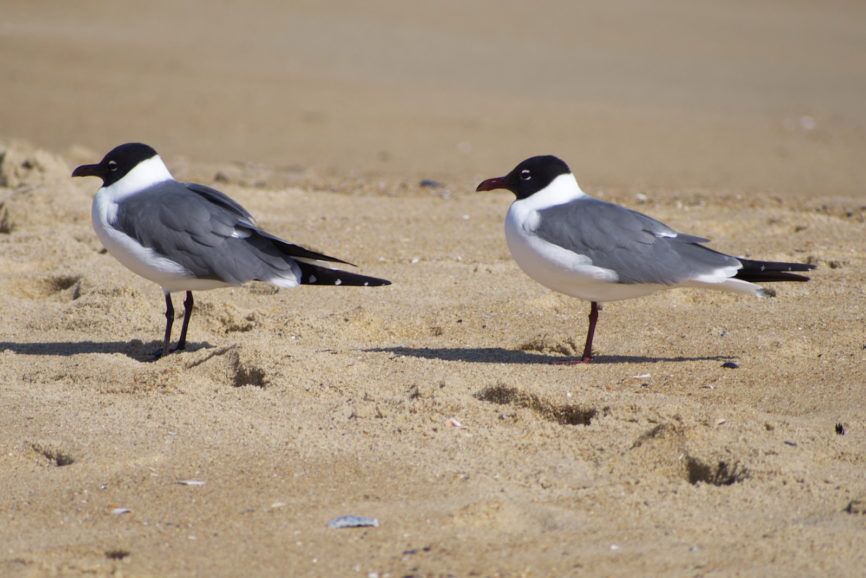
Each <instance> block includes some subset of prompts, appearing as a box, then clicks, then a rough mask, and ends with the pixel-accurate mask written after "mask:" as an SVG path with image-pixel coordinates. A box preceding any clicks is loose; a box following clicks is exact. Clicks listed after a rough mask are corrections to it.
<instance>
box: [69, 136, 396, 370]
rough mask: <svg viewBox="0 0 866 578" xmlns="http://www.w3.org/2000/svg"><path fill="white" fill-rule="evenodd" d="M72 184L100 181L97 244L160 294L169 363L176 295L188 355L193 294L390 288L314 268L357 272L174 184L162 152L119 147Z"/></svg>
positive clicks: (79, 171)
mask: <svg viewBox="0 0 866 578" xmlns="http://www.w3.org/2000/svg"><path fill="white" fill-rule="evenodd" d="M72 176H73V177H87V176H93V177H99V178H100V179H102V187H101V188H100V189H99V190H98V191H97V192H96V196H95V197H94V198H93V207H92V215H91V216H92V219H93V228H94V229H95V230H96V234H97V236H98V237H99V240H100V241H102V244H103V245H104V246H105V248H106V249H108V252H109V253H111V254H112V255H113V256H114V257H115V258H116V259H117V260H118V261H120V262H121V263H123V264H124V265H125V266H126V267H127V268H129V269H130V270H132V272H134V273H137V274H138V275H141V276H142V277H144V278H145V279H148V280H150V281H153V282H154V283H156V284H158V285H159V286H160V287H162V290H163V293H165V319H166V324H165V337H164V338H163V342H162V355H163V356H165V355H168V354H169V353H170V352H171V351H172V350H171V349H170V348H169V341H170V338H171V326H172V323H173V321H174V307H173V306H172V303H171V294H172V293H174V292H177V291H186V299H185V300H184V302H183V305H184V311H183V326H182V327H181V331H180V338H179V339H178V342H177V347H176V349H178V350H182V349H184V347H185V346H186V330H187V327H188V326H189V318H190V315H191V314H192V307H193V299H192V292H193V291H198V290H205V289H216V288H219V287H229V286H237V285H241V284H243V283H245V282H247V281H254V280H255V281H267V282H269V283H272V284H274V285H276V286H278V287H296V286H297V285H347V286H348V285H361V286H377V285H390V282H389V281H386V280H384V279H376V278H375V277H366V276H364V275H358V274H355V273H348V272H346V271H339V270H336V269H331V268H329V267H324V266H322V265H320V264H316V261H329V262H332V263H343V264H345V265H351V263H348V262H347V261H342V260H340V259H337V258H334V257H329V256H327V255H323V254H321V253H316V252H315V251H311V250H309V249H305V248H304V247H300V246H298V245H293V244H291V243H287V242H286V241H283V240H282V239H279V238H277V237H275V236H273V235H271V234H270V233H267V232H265V231H263V230H262V229H260V228H259V227H258V225H256V222H255V220H254V219H253V217H252V215H250V213H249V212H248V211H247V210H246V209H244V208H243V207H242V206H240V205H239V204H238V203H237V202H236V201H234V200H233V199H231V198H229V197H228V196H227V195H225V194H224V193H221V192H220V191H217V190H214V189H211V188H209V187H205V186H203V185H197V184H194V183H181V182H178V181H176V180H174V178H173V177H172V176H171V173H169V172H168V169H167V168H166V166H165V164H163V162H162V159H160V158H159V155H158V154H157V153H156V151H155V150H153V149H152V148H151V147H149V146H147V145H145V144H141V143H127V144H123V145H120V146H118V147H116V148H114V149H113V150H111V152H109V153H108V154H107V155H105V158H103V159H102V160H101V161H100V162H99V163H98V164H95V165H82V166H80V167H78V168H76V169H75V171H73V173H72ZM157 355H159V354H157Z"/></svg>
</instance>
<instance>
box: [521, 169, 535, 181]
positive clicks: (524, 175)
mask: <svg viewBox="0 0 866 578" xmlns="http://www.w3.org/2000/svg"><path fill="white" fill-rule="evenodd" d="M531 178H532V174H531V173H530V172H529V169H523V170H522V171H520V180H521V181H528V180H529V179H531Z"/></svg>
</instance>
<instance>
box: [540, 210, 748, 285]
mask: <svg viewBox="0 0 866 578" xmlns="http://www.w3.org/2000/svg"><path fill="white" fill-rule="evenodd" d="M539 215H540V220H539V222H538V224H537V225H536V227H535V229H534V231H533V232H534V233H535V234H536V235H538V236H539V237H541V238H542V239H544V240H545V241H547V242H548V243H552V244H554V245H558V246H560V247H563V248H565V249H567V250H569V251H572V252H574V253H577V254H579V255H585V256H587V257H589V258H590V260H591V261H592V264H593V265H595V266H597V267H603V268H605V269H610V270H612V271H614V272H616V274H617V276H618V278H619V282H620V283H625V284H634V283H651V284H661V285H674V284H677V283H682V282H685V281H688V280H690V279H693V278H695V277H696V276H698V275H703V274H711V273H713V272H716V271H718V270H719V269H722V268H725V267H737V268H739V266H740V262H739V261H738V260H737V259H735V258H734V257H731V256H729V255H725V254H723V253H719V252H717V251H713V250H712V249H708V248H707V247H704V246H702V245H700V243H706V242H708V240H707V239H703V238H701V237H694V236H691V235H683V234H679V233H677V232H676V231H674V230H673V229H671V228H670V227H668V226H667V225H665V224H664V223H661V222H659V221H656V220H655V219H653V218H651V217H648V216H646V215H643V214H641V213H638V212H636V211H632V210H630V209H627V208H625V207H621V206H619V205H614V204H612V203H607V202H605V201H600V200H598V199H593V198H591V197H581V198H579V199H576V200H574V201H571V202H569V203H566V204H563V205H557V206H554V207H550V208H548V209H544V210H541V211H539Z"/></svg>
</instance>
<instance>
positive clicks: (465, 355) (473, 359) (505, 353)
mask: <svg viewBox="0 0 866 578" xmlns="http://www.w3.org/2000/svg"><path fill="white" fill-rule="evenodd" d="M364 351H366V352H369V353H391V354H393V355H398V356H400V357H419V358H422V359H440V360H442V361H466V362H469V363H515V364H532V363H536V364H555V363H562V362H563V361H568V360H571V359H575V358H573V357H563V356H561V355H545V354H543V353H531V352H528V351H521V350H519V349H503V348H501V347H440V348H431V347H417V348H412V347H378V348H372V349H365V350H364ZM731 359H733V358H732V357H730V356H727V355H712V356H702V357H644V356H640V355H599V356H597V357H593V358H592V364H593V365H596V364H598V365H604V364H608V363H610V364H619V363H661V362H671V363H676V362H685V361H729V360H731Z"/></svg>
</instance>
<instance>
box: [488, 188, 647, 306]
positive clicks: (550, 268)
mask: <svg viewBox="0 0 866 578" xmlns="http://www.w3.org/2000/svg"><path fill="white" fill-rule="evenodd" d="M566 177H568V178H569V179H571V182H570V183H557V180H559V179H564V178H566ZM548 189H549V190H548ZM581 195H583V192H581V191H580V189H579V188H578V187H577V183H576V182H574V177H573V176H571V175H562V176H560V177H557V179H556V180H554V182H552V183H551V184H550V185H548V187H547V189H545V190H543V191H539V192H538V193H536V194H534V195H532V196H531V197H529V198H526V199H522V200H518V201H514V202H513V203H512V204H511V207H509V209H508V214H507V215H506V217H505V240H506V242H507V244H508V250H509V251H510V252H511V256H512V257H514V260H515V261H516V262H517V264H518V265H519V266H520V268H521V269H523V271H524V272H525V273H526V274H527V275H529V276H530V277H531V278H532V279H534V280H535V281H537V282H538V283H541V284H542V285H544V286H545V287H547V288H549V289H553V290H554V291H557V292H559V293H564V294H565V295H570V296H572V297H578V298H580V299H586V300H587V301H599V302H604V301H617V300H620V299H630V298H632V297H640V296H643V295H649V294H650V293H654V292H656V291H658V290H660V289H662V288H663V287H661V286H658V285H624V284H618V283H617V280H618V277H617V274H616V272H615V271H612V270H610V269H605V268H602V267H597V266H595V265H593V263H592V261H591V260H590V259H589V257H587V256H586V255H579V254H577V253H574V252H572V251H569V250H567V249H564V248H562V247H558V246H556V245H554V244H552V243H548V242H547V241H545V240H544V239H542V238H541V237H539V236H538V235H536V234H535V232H534V231H535V227H536V226H537V224H538V222H539V220H540V218H541V216H540V215H539V213H538V211H539V210H541V209H544V208H548V207H551V206H554V205H556V204H561V203H564V202H568V201H569V200H572V199H574V198H577V197H579V196H581Z"/></svg>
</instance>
